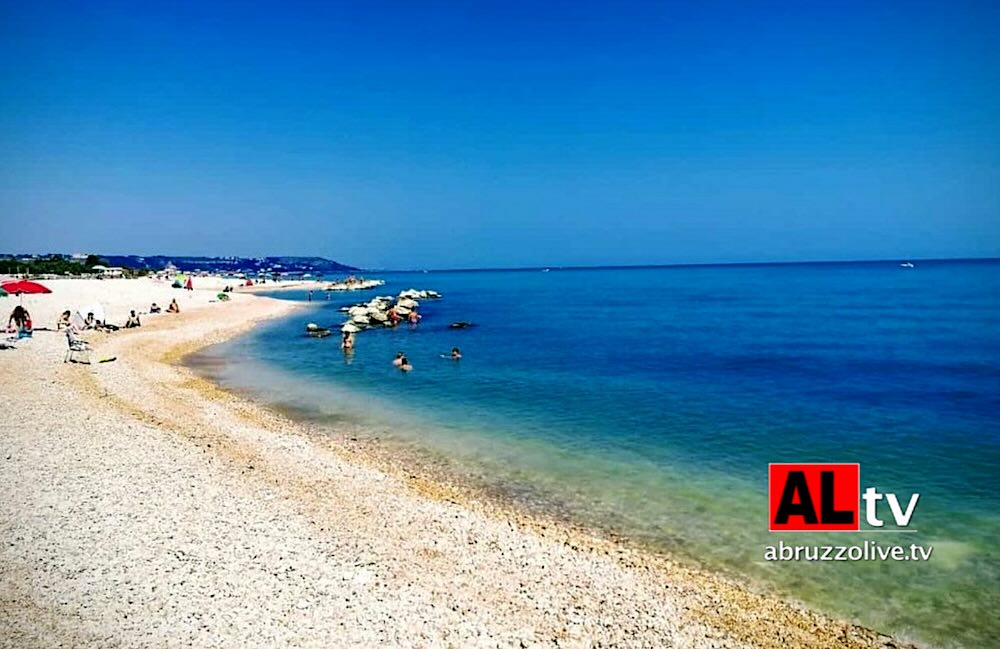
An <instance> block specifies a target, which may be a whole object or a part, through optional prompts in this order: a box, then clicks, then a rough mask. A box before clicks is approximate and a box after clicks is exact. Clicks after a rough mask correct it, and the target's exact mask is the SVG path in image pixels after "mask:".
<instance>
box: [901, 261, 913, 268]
mask: <svg viewBox="0 0 1000 649" xmlns="http://www.w3.org/2000/svg"><path fill="white" fill-rule="evenodd" d="M900 267H901V268H913V267H914V266H913V264H912V263H910V262H908V261H904V262H903V263H901V264H900Z"/></svg>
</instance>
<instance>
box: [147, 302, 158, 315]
mask: <svg viewBox="0 0 1000 649" xmlns="http://www.w3.org/2000/svg"><path fill="white" fill-rule="evenodd" d="M149 312H150V313H159V312H160V305H159V304H157V303H156V302H153V303H152V304H150V305H149Z"/></svg>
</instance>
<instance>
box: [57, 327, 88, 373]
mask: <svg viewBox="0 0 1000 649" xmlns="http://www.w3.org/2000/svg"><path fill="white" fill-rule="evenodd" d="M66 345H67V349H66V356H65V357H64V358H63V363H86V364H88V365H89V364H90V343H88V342H87V341H86V340H84V339H83V338H81V337H80V336H79V335H77V334H76V332H74V331H73V327H70V328H69V329H67V330H66Z"/></svg>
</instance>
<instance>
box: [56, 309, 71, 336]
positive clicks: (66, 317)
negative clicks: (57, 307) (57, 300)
mask: <svg viewBox="0 0 1000 649" xmlns="http://www.w3.org/2000/svg"><path fill="white" fill-rule="evenodd" d="M72 318H73V314H71V313H70V312H69V311H68V310H67V311H63V312H62V315H60V316H59V319H58V320H56V331H60V330H62V329H64V328H67V327H69V323H70V321H71V320H72Z"/></svg>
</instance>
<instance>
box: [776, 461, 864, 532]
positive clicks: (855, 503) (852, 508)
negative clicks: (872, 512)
mask: <svg viewBox="0 0 1000 649" xmlns="http://www.w3.org/2000/svg"><path fill="white" fill-rule="evenodd" d="M767 495H768V503H769V507H768V525H767V529H768V530H770V531H771V532H857V531H858V530H860V529H861V465H859V464H769V465H767Z"/></svg>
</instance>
